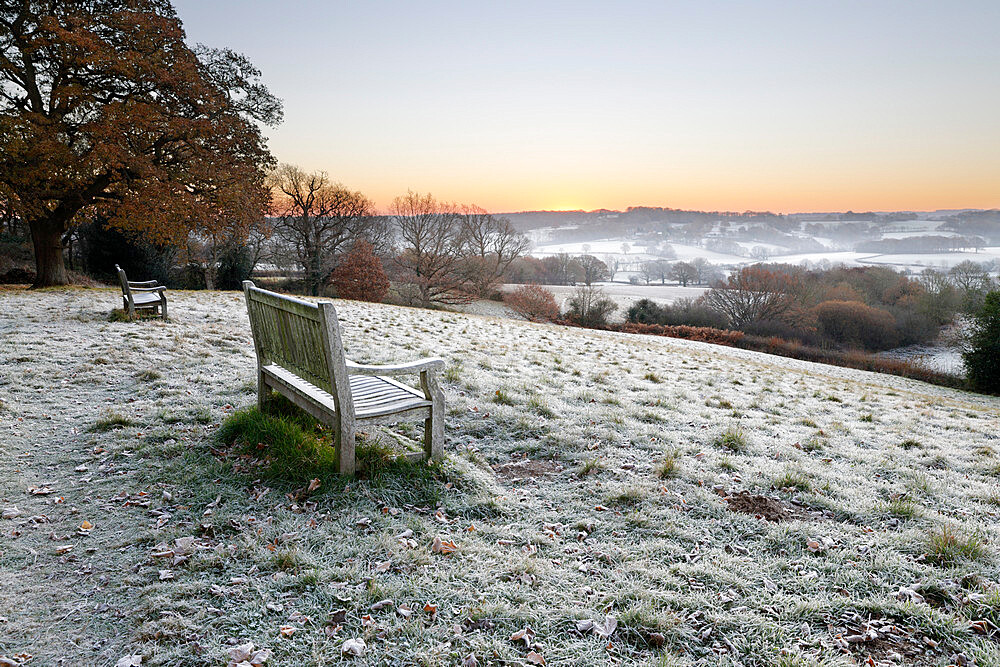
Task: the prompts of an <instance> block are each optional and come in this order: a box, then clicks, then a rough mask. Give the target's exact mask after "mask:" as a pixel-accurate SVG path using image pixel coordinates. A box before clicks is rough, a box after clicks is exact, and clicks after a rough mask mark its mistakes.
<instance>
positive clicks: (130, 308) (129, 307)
mask: <svg viewBox="0 0 1000 667" xmlns="http://www.w3.org/2000/svg"><path fill="white" fill-rule="evenodd" d="M125 307H126V308H125V309H126V310H127V311H128V316H129V318H131V319H135V304H134V303H132V299H127V300H126V301H125Z"/></svg>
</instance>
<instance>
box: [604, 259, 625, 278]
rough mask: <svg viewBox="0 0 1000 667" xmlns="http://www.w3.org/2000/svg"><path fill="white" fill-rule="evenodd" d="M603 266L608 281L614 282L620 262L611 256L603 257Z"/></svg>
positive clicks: (619, 268)
mask: <svg viewBox="0 0 1000 667" xmlns="http://www.w3.org/2000/svg"><path fill="white" fill-rule="evenodd" d="M604 265H605V266H606V267H608V280H610V281H611V282H614V281H615V274H616V273H618V271H619V270H621V262H620V261H619V260H618V257H616V256H615V255H612V254H607V255H604Z"/></svg>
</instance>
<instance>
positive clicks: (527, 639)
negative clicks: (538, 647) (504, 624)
mask: <svg viewBox="0 0 1000 667" xmlns="http://www.w3.org/2000/svg"><path fill="white" fill-rule="evenodd" d="M534 638H535V631H534V630H532V629H531V628H529V627H527V626H525V627H524V628H522V629H521V630H518V631H517V632H515V633H514V634H512V635H511V636H510V640H511V641H512V642H519V641H522V640H523V641H524V645H525V646H531V642H532V641H533V640H534Z"/></svg>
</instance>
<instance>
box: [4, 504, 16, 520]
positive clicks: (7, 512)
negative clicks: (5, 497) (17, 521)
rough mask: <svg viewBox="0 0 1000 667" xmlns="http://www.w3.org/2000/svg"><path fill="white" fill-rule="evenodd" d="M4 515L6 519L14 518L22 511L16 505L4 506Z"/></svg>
mask: <svg viewBox="0 0 1000 667" xmlns="http://www.w3.org/2000/svg"><path fill="white" fill-rule="evenodd" d="M2 516H3V518H5V519H14V518H16V517H19V516H21V511H20V510H19V509H17V508H16V507H4V508H3V514H2Z"/></svg>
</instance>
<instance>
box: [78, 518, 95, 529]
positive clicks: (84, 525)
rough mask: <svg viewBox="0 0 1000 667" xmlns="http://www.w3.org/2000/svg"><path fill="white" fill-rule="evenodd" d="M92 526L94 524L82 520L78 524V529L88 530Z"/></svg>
mask: <svg viewBox="0 0 1000 667" xmlns="http://www.w3.org/2000/svg"><path fill="white" fill-rule="evenodd" d="M93 527H94V524H92V523H90V522H89V521H87V520H84V522H83V523H81V524H80V529H81V530H90V529H91V528H93Z"/></svg>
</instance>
